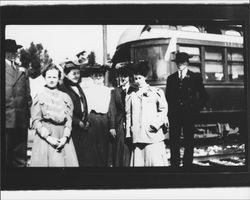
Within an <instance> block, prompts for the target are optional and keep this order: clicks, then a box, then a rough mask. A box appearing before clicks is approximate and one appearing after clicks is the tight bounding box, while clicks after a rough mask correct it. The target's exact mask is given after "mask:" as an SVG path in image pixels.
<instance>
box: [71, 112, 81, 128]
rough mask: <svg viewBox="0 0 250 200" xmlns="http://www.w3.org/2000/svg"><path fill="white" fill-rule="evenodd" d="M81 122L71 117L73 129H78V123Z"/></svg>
mask: <svg viewBox="0 0 250 200" xmlns="http://www.w3.org/2000/svg"><path fill="white" fill-rule="evenodd" d="M80 121H81V120H80V119H78V118H77V117H74V115H73V116H72V125H73V126H74V127H79V122H80Z"/></svg>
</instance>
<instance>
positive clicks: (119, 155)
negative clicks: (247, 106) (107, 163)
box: [109, 87, 130, 167]
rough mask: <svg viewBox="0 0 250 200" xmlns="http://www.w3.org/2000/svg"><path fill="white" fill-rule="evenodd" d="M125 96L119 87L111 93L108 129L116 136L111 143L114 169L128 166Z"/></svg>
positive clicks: (128, 151) (128, 149)
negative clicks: (114, 132)
mask: <svg viewBox="0 0 250 200" xmlns="http://www.w3.org/2000/svg"><path fill="white" fill-rule="evenodd" d="M125 95H126V94H125V92H124V93H123V91H122V88H120V87H119V88H115V89H114V90H112V91H111V102H110V107H109V123H110V129H115V130H116V134H117V135H116V138H115V139H114V143H113V158H114V160H113V162H114V166H115V167H125V166H129V164H130V148H129V144H128V143H127V142H128V141H125V138H126V137H125V136H126V132H125V121H126V120H125Z"/></svg>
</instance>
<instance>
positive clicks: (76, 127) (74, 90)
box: [59, 61, 88, 167]
mask: <svg viewBox="0 0 250 200" xmlns="http://www.w3.org/2000/svg"><path fill="white" fill-rule="evenodd" d="M80 80H81V77H80V66H79V65H78V64H77V63H75V62H73V61H67V62H66V63H65V65H64V79H63V83H62V84H61V85H60V86H59V90H61V91H63V92H65V93H67V94H68V95H69V96H70V97H71V99H72V102H73V105H74V110H73V119H72V133H71V135H72V138H73V142H74V145H75V149H76V153H77V158H78V162H79V166H80V167H83V166H87V160H86V156H87V154H88V150H87V149H86V147H87V128H88V121H87V120H88V108H87V101H86V98H85V94H84V92H83V90H82V88H81V87H80V85H79V83H80Z"/></svg>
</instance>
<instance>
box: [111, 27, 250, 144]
mask: <svg viewBox="0 0 250 200" xmlns="http://www.w3.org/2000/svg"><path fill="white" fill-rule="evenodd" d="M230 28H231V27H230ZM230 28H229V27H227V29H225V30H222V31H221V32H220V33H219V31H211V32H209V30H208V29H206V28H204V27H195V26H169V25H165V26H156V25H152V26H148V25H147V26H138V27H135V26H134V27H132V28H130V29H127V30H126V31H125V32H124V33H123V34H122V35H121V38H120V40H119V43H118V45H117V49H116V52H115V54H114V56H113V58H112V61H113V63H114V64H115V63H119V62H126V61H127V62H134V63H136V62H138V61H140V60H145V61H148V63H149V66H150V73H149V76H148V82H149V84H150V85H153V86H156V87H160V88H162V89H163V90H165V87H166V80H167V77H168V76H169V75H170V74H172V73H174V72H175V71H176V70H177V68H176V66H175V63H174V62H173V61H172V60H173V58H174V52H176V51H181V52H187V53H188V54H190V55H192V56H193V57H192V58H191V59H190V66H189V69H190V70H192V71H194V72H196V73H201V75H202V77H203V82H204V85H205V89H206V91H207V93H208V96H209V100H208V102H207V104H206V106H205V107H204V108H203V110H202V111H201V113H200V118H199V121H197V130H199V131H200V132H202V133H203V136H204V134H205V135H207V137H209V135H210V136H211V137H212V136H213V135H214V136H215V135H217V136H218V137H224V136H225V135H230V134H236V135H238V138H240V140H242V141H243V140H245V139H246V136H247V131H246V114H245V111H246V107H245V106H246V102H245V101H246V97H245V91H244V80H245V79H244V51H243V49H244V48H243V36H242V34H241V31H239V30H240V29H241V28H242V27H240V26H234V28H237V31H236V30H235V29H234V30H230ZM218 30H219V29H218ZM228 34H230V35H228Z"/></svg>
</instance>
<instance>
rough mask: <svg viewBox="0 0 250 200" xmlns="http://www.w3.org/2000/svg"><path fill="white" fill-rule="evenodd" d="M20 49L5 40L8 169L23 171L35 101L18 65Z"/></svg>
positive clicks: (12, 41) (10, 41)
mask: <svg viewBox="0 0 250 200" xmlns="http://www.w3.org/2000/svg"><path fill="white" fill-rule="evenodd" d="M21 47H22V46H21V45H17V44H16V41H15V40H11V39H7V40H5V126H6V134H5V139H6V140H5V141H6V159H7V166H9V167H24V166H26V161H27V131H28V126H29V119H30V110H29V108H30V106H31V103H32V100H31V96H30V85H29V78H28V73H27V70H26V69H25V68H24V67H21V66H19V65H18V64H17V63H16V62H15V59H16V57H17V54H18V53H17V50H18V49H19V48H21Z"/></svg>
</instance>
